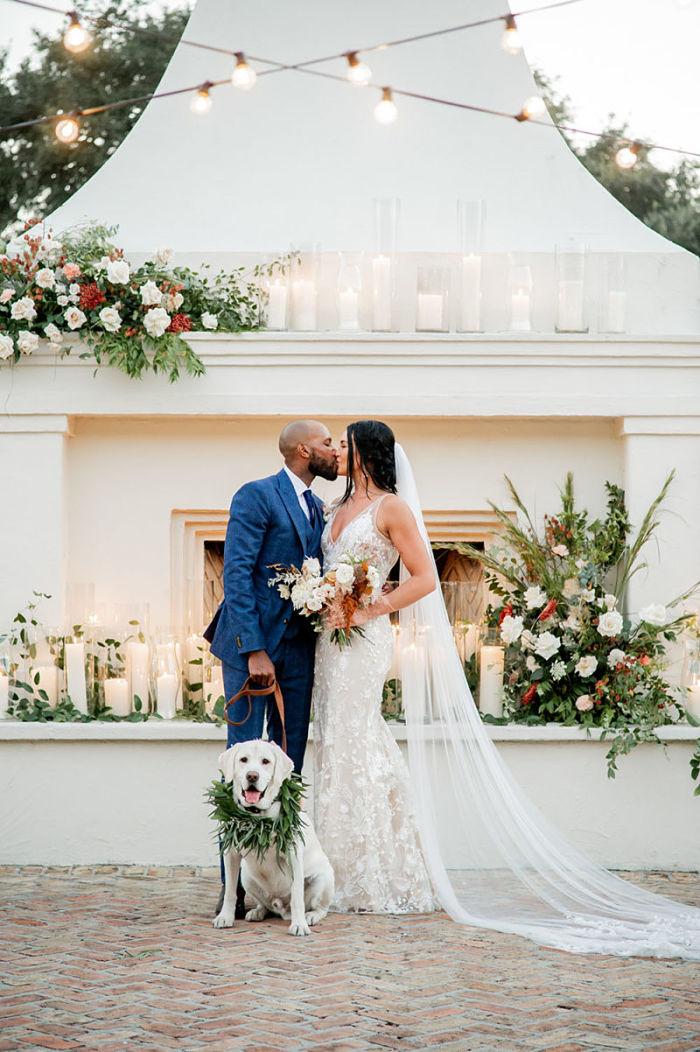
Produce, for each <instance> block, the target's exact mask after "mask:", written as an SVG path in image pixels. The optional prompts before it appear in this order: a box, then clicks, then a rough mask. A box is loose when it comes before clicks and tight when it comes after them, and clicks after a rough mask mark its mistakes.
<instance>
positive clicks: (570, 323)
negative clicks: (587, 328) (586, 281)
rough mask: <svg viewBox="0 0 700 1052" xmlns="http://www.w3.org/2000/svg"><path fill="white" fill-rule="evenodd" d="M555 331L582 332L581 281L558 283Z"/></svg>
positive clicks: (562, 281)
mask: <svg viewBox="0 0 700 1052" xmlns="http://www.w3.org/2000/svg"><path fill="white" fill-rule="evenodd" d="M558 308H559V309H558V313H557V329H558V330H559V331H560V332H582V331H583V328H584V325H583V281H581V280H580V279H576V280H573V281H569V280H564V279H562V280H561V281H560V282H559V303H558Z"/></svg>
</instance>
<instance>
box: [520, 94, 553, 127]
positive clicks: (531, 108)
mask: <svg viewBox="0 0 700 1052" xmlns="http://www.w3.org/2000/svg"><path fill="white" fill-rule="evenodd" d="M546 108H547V107H546V106H545V104H544V99H543V98H542V96H541V95H531V96H530V97H529V99H525V102H524V103H523V108H522V109H521V111H520V113H519V114H518V115H517V117H516V118H515V119H516V120H518V121H531V120H534V119H535V118H536V117H541V116H542V114H543V113H544V111H545V109H546Z"/></svg>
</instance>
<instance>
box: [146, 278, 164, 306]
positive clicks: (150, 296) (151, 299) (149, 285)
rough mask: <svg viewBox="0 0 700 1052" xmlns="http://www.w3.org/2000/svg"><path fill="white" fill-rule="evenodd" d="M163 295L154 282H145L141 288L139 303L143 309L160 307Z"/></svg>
mask: <svg viewBox="0 0 700 1052" xmlns="http://www.w3.org/2000/svg"><path fill="white" fill-rule="evenodd" d="M162 299H163V293H162V292H161V291H160V289H159V288H158V286H157V285H156V283H155V281H147V282H146V283H145V285H142V286H141V302H142V303H143V305H144V306H145V307H160V304H161V301H162Z"/></svg>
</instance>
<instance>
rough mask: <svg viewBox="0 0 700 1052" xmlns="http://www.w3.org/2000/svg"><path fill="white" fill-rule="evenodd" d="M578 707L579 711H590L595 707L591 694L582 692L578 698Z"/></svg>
mask: <svg viewBox="0 0 700 1052" xmlns="http://www.w3.org/2000/svg"><path fill="white" fill-rule="evenodd" d="M576 708H577V709H578V711H579V712H590V710H591V709H592V708H593V701H592V700H591V696H590V694H581V695H579V697H578V698H577V699H576Z"/></svg>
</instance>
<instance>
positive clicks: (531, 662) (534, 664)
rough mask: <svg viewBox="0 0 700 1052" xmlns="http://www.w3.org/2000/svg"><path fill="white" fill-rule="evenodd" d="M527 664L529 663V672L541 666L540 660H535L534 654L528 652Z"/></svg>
mask: <svg viewBox="0 0 700 1052" xmlns="http://www.w3.org/2000/svg"><path fill="white" fill-rule="evenodd" d="M525 664H526V665H527V670H528V672H536V671H537V669H538V668H539V667H540V665H539V662H537V661H535V659H534V657H533V656H532V654H528V655H527V657H526V658H525Z"/></svg>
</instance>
